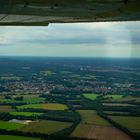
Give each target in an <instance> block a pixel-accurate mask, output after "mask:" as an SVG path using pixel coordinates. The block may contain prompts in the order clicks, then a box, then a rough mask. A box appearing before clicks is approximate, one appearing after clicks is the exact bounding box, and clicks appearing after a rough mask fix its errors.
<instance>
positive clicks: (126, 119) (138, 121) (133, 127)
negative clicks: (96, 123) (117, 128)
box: [109, 116, 140, 133]
mask: <svg viewBox="0 0 140 140" xmlns="http://www.w3.org/2000/svg"><path fill="white" fill-rule="evenodd" d="M109 117H110V118H111V119H112V120H114V121H115V122H117V123H118V124H120V125H122V126H124V127H126V128H127V129H129V130H130V131H131V132H135V133H140V117H131V116H109Z"/></svg>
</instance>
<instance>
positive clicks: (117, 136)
mask: <svg viewBox="0 0 140 140" xmlns="http://www.w3.org/2000/svg"><path fill="white" fill-rule="evenodd" d="M78 113H79V114H80V115H81V118H82V120H81V123H80V124H79V125H78V126H77V127H76V129H75V130H74V131H73V133H72V134H71V137H79V138H86V139H99V140H131V138H130V137H129V136H128V135H127V134H125V133H124V132H122V131H120V130H119V129H117V128H115V127H113V126H112V125H111V124H110V123H109V122H107V121H106V120H104V119H103V118H101V117H100V116H99V115H98V114H97V112H96V111H95V110H78Z"/></svg>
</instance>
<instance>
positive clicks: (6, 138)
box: [0, 135, 41, 140]
mask: <svg viewBox="0 0 140 140" xmlns="http://www.w3.org/2000/svg"><path fill="white" fill-rule="evenodd" d="M0 140H41V139H39V138H30V137H22V136H12V135H0Z"/></svg>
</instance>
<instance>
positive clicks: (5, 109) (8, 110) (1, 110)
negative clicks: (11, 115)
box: [0, 105, 13, 112]
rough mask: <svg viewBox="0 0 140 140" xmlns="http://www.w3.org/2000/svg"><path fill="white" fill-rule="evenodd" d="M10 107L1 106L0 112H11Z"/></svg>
mask: <svg viewBox="0 0 140 140" xmlns="http://www.w3.org/2000/svg"><path fill="white" fill-rule="evenodd" d="M12 110H13V109H12V107H11V106H8V105H1V106H0V112H10V111H12Z"/></svg>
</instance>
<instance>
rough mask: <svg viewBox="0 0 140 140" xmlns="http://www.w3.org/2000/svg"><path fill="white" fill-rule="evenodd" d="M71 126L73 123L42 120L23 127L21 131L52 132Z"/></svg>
mask: <svg viewBox="0 0 140 140" xmlns="http://www.w3.org/2000/svg"><path fill="white" fill-rule="evenodd" d="M69 126H71V123H65V122H58V121H43V120H41V121H35V122H32V123H30V124H29V125H28V126H25V127H24V128H21V131H23V132H37V133H43V134H52V133H55V132H57V131H60V130H63V129H65V128H67V127H69Z"/></svg>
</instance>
